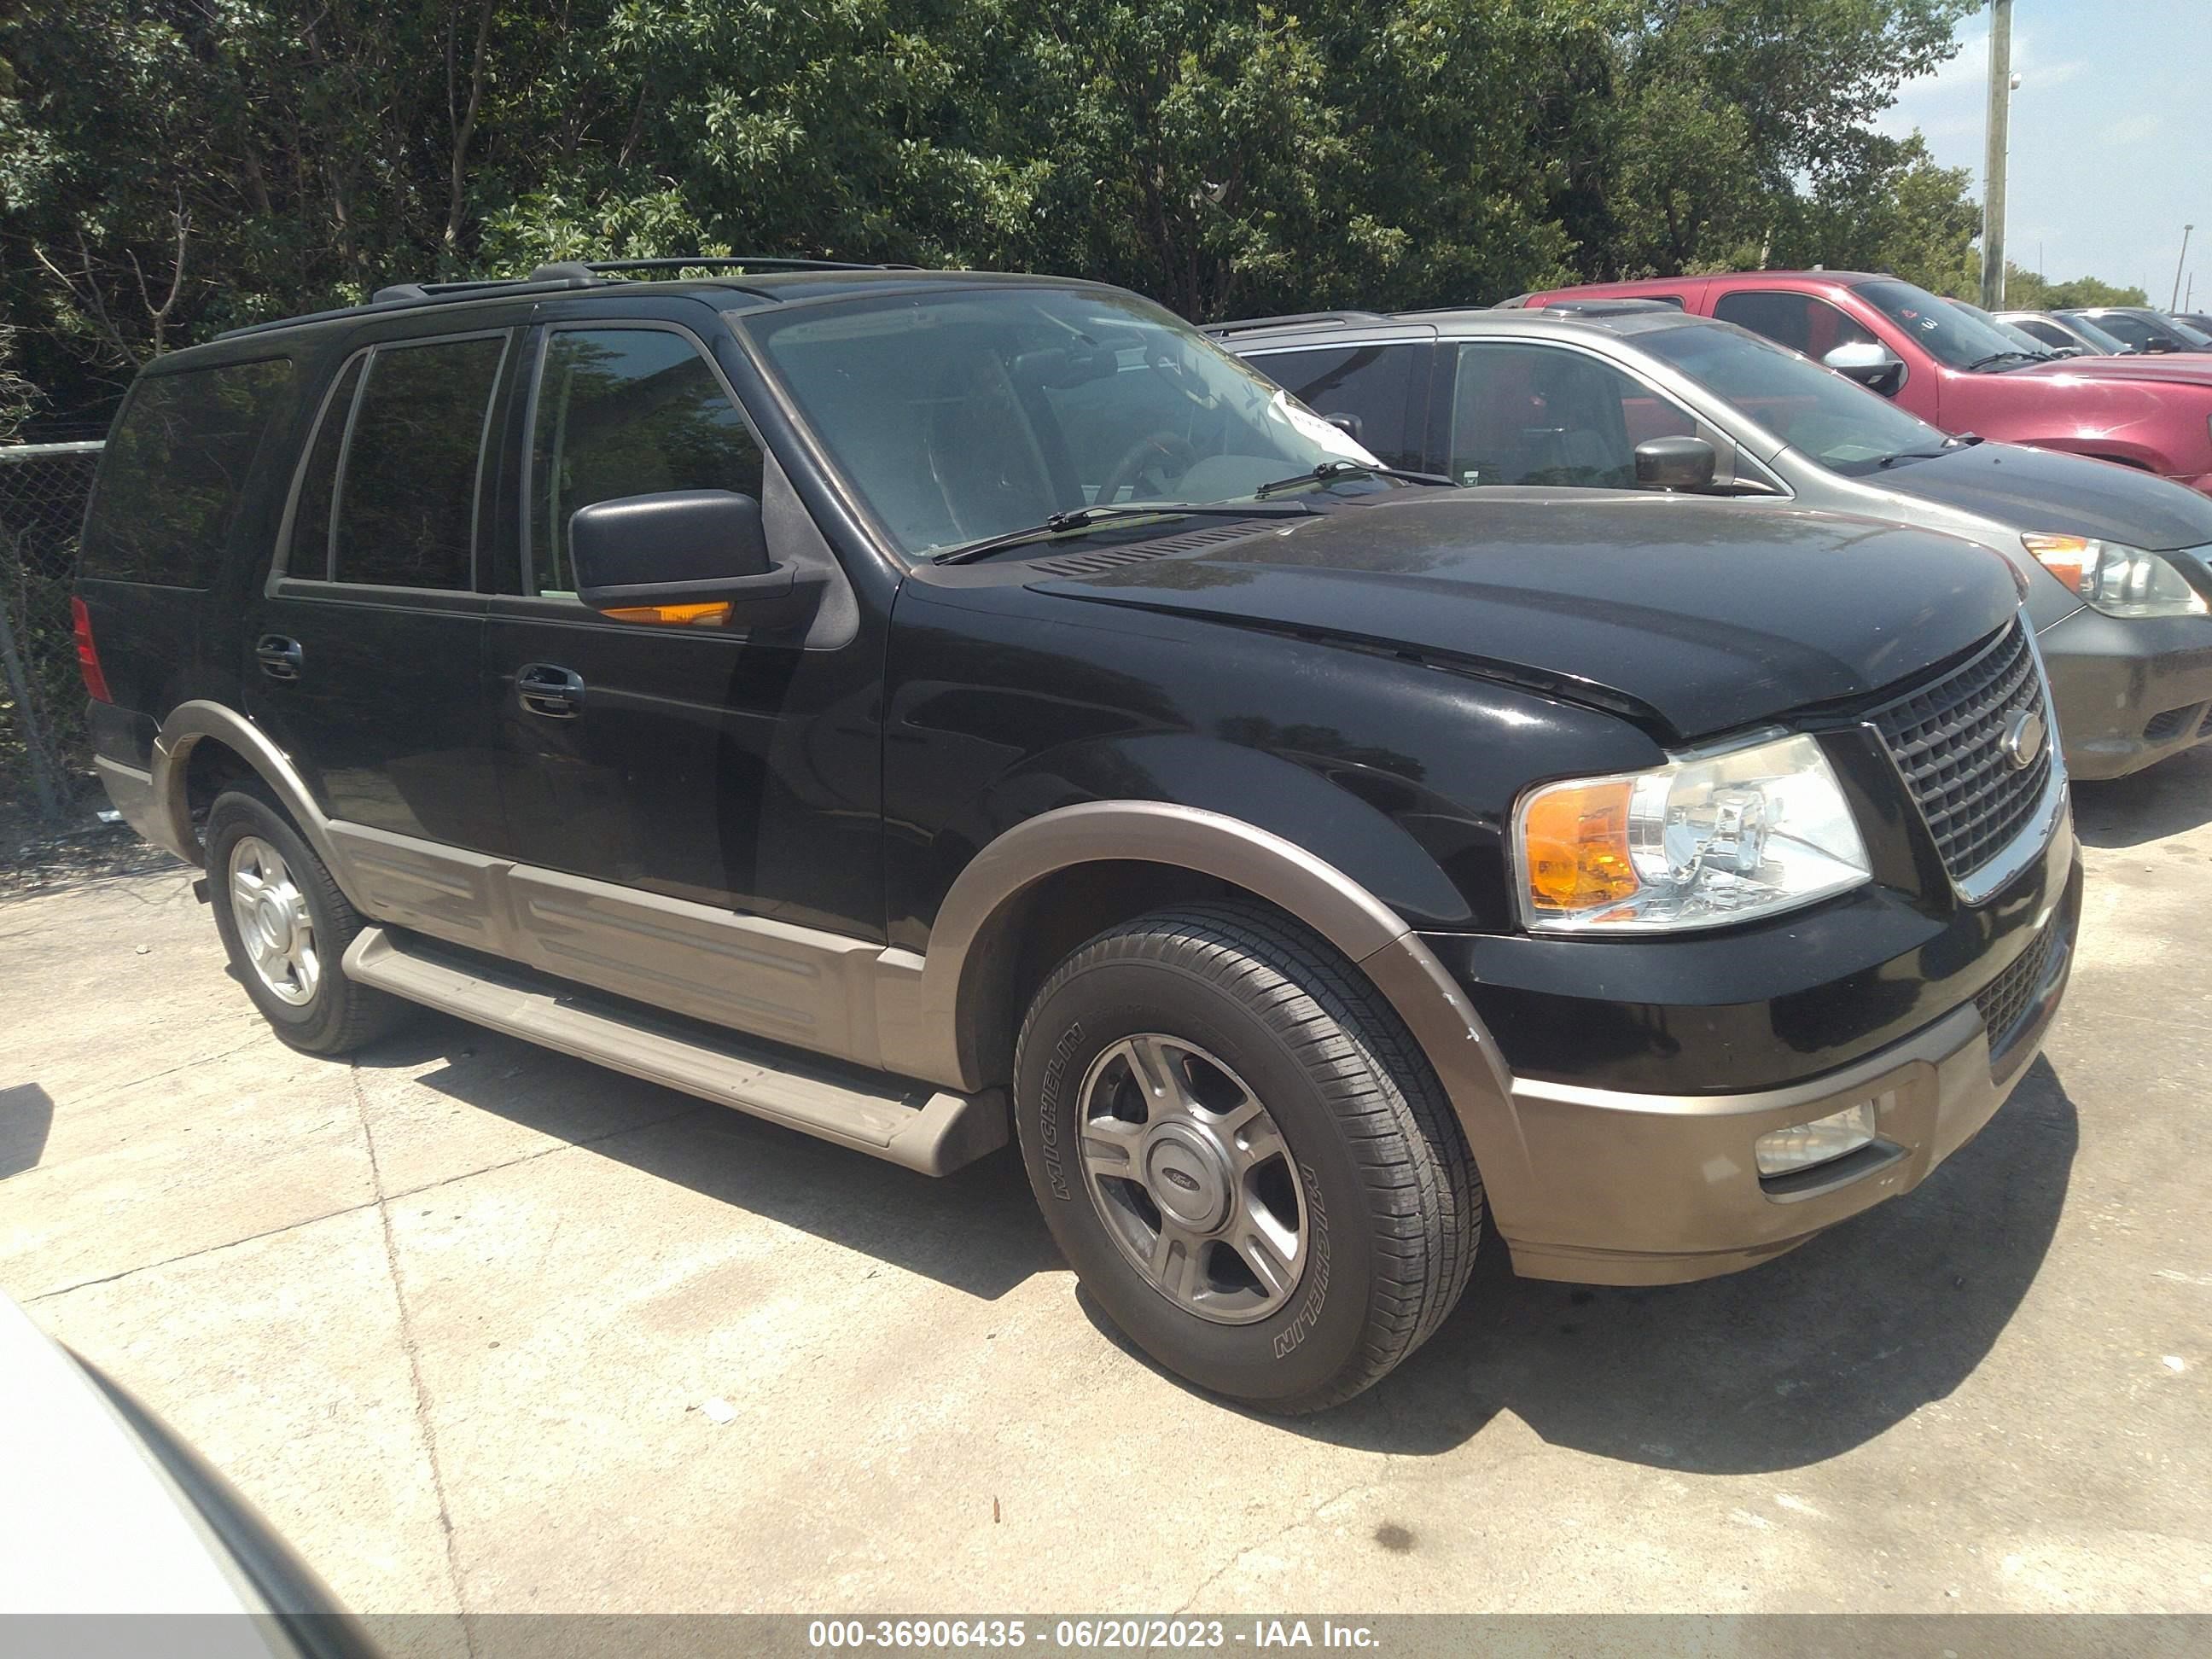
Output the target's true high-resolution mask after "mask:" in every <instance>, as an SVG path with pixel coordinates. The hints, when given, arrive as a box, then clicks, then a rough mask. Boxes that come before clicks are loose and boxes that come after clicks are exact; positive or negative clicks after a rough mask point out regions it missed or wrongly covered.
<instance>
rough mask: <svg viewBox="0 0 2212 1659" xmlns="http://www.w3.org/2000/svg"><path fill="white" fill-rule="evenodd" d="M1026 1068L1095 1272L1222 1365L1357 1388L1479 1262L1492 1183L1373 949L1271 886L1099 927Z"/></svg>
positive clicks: (1051, 1168)
mask: <svg viewBox="0 0 2212 1659" xmlns="http://www.w3.org/2000/svg"><path fill="white" fill-rule="evenodd" d="M1015 1087H1016V1100H1017V1111H1016V1121H1017V1125H1018V1130H1019V1133H1020V1139H1021V1146H1022V1157H1023V1162H1024V1165H1025V1167H1026V1168H1027V1170H1028V1172H1029V1176H1030V1185H1031V1187H1032V1188H1033V1189H1034V1190H1035V1191H1036V1195H1037V1200H1038V1202H1039V1204H1040V1205H1041V1206H1042V1208H1043V1210H1044V1213H1045V1219H1046V1221H1047V1223H1048V1225H1049V1226H1050V1227H1051V1229H1052V1231H1053V1236H1054V1238H1055V1239H1057V1240H1058V1241H1059V1243H1060V1249H1061V1250H1062V1251H1063V1253H1065V1254H1066V1256H1067V1258H1068V1260H1069V1261H1070V1262H1071V1263H1072V1264H1073V1267H1074V1268H1075V1271H1076V1274H1077V1276H1078V1278H1079V1279H1081V1281H1082V1282H1083V1285H1085V1288H1086V1289H1087V1290H1088V1291H1090V1292H1091V1295H1092V1296H1093V1297H1096V1298H1097V1302H1098V1303H1099V1304H1100V1305H1101V1306H1102V1307H1103V1309H1104V1310H1105V1311H1106V1313H1107V1314H1108V1316H1109V1317H1111V1318H1112V1319H1113V1321H1114V1322H1115V1324H1116V1325H1117V1326H1119V1327H1120V1328H1121V1330H1122V1331H1123V1332H1125V1333H1126V1334H1127V1335H1128V1336H1129V1338H1130V1339H1131V1340H1133V1342H1135V1343H1136V1344H1137V1346H1139V1347H1140V1348H1142V1349H1143V1350H1144V1351H1145V1352H1146V1353H1148V1354H1150V1355H1151V1356H1152V1358H1154V1359H1156V1360H1158V1362H1159V1363H1160V1364H1163V1365H1164V1366H1166V1367H1167V1368H1168V1369H1169V1370H1172V1371H1174V1372H1176V1374H1177V1375H1179V1376H1184V1377H1187V1378H1188V1379H1189V1380H1190V1381H1192V1382H1193V1383H1197V1384H1198V1385H1199V1386H1200V1387H1202V1388H1206V1389H1212V1390H1213V1391H1215V1392H1217V1393H1219V1394H1223V1395H1229V1396H1231V1397H1232V1398H1235V1399H1237V1400H1240V1401H1246V1402H1248V1403H1249V1404H1251V1405H1254V1406H1257V1407H1261V1408H1264V1409H1267V1410H1270V1411H1276V1412H1282V1413H1302V1412H1311V1411H1318V1410H1321V1409H1322V1408H1324V1407H1329V1406H1333V1405H1335V1404H1338V1403H1339V1402H1340V1401H1345V1400H1348V1399H1350V1398H1351V1397H1352V1395H1356V1394H1358V1393H1359V1392H1360V1391H1361V1390H1362V1389H1365V1388H1367V1387H1369V1386H1370V1384H1372V1383H1375V1382H1376V1381H1377V1380H1378V1379H1380V1378H1381V1377H1382V1376H1384V1375H1385V1374H1386V1373H1387V1372H1389V1370H1391V1369H1392V1368H1393V1367H1394V1366H1395V1365H1396V1364H1398V1363H1399V1362H1400V1361H1401V1360H1402V1359H1404V1358H1406V1356H1407V1354H1409V1353H1411V1352H1413V1350H1414V1348H1416V1347H1417V1346H1419V1345H1420V1344H1421V1343H1422V1342H1423V1341H1425V1340H1427V1338H1428V1337H1429V1335H1430V1334H1431V1333H1432V1332H1433V1331H1434V1330H1435V1329H1436V1328H1437V1326H1438V1325H1439V1324H1441V1323H1442V1322H1443V1318H1444V1316H1445V1315H1446V1314H1448V1313H1449V1311H1450V1310H1451V1309H1452V1307H1453V1305H1454V1304H1455V1303H1456V1302H1457V1301H1458V1299H1459V1297H1460V1294H1461V1292H1462V1291H1463V1290H1464V1289H1465V1288H1466V1285H1467V1279H1468V1272H1469V1270H1470V1269H1471V1268H1472V1267H1473V1265H1474V1252H1475V1247H1476V1244H1477V1243H1478V1240H1479V1238H1480V1231H1481V1216H1482V1188H1481V1185H1480V1182H1479V1181H1478V1180H1477V1178H1476V1176H1475V1172H1474V1164H1473V1160H1472V1159H1471V1158H1469V1156H1468V1150H1467V1145H1466V1142H1465V1140H1464V1139H1463V1138H1462V1135H1461V1133H1460V1131H1459V1126H1458V1124H1457V1122H1456V1121H1455V1120H1454V1119H1453V1117H1452V1115H1451V1112H1450V1109H1449V1105H1448V1103H1446V1101H1445V1099H1444V1097H1443V1090H1442V1088H1441V1086H1440V1085H1438V1084H1437V1080H1436V1078H1435V1075H1434V1073H1432V1072H1431V1070H1430V1067H1429V1066H1428V1063H1427V1061H1426V1060H1425V1059H1424V1058H1423V1056H1422V1055H1421V1054H1420V1052H1419V1049H1418V1048H1416V1047H1415V1046H1414V1043H1413V1038H1412V1036H1410V1034H1408V1033H1407V1030H1406V1029H1405V1027H1404V1025H1403V1024H1402V1023H1401V1021H1400V1020H1399V1019H1398V1018H1397V1016H1396V1014H1395V1012H1394V1011H1393V1010H1392V1009H1391V1008H1390V1007H1389V1005H1388V1004H1387V1003H1385V1002H1384V1001H1383V1000H1382V998H1381V997H1380V996H1379V995H1378V994H1376V991H1375V990H1374V988H1373V987H1372V986H1371V985H1370V984H1369V983H1368V982H1367V981H1365V980H1364V978H1362V977H1361V976H1360V975H1359V974H1358V970H1357V969H1354V968H1353V967H1352V965H1351V964H1350V963H1347V962H1346V961H1345V960H1344V959H1343V958H1342V957H1339V956H1337V955H1336V954H1335V953H1334V951H1330V950H1329V949H1328V946H1327V945H1324V944H1322V942H1321V941H1320V940H1319V939H1315V938H1313V937H1312V936H1311V935H1310V934H1308V933H1305V932H1304V930H1303V929H1301V928H1298V927H1296V926H1295V925H1294V924H1292V923H1290V922H1288V921H1285V920H1283V919H1281V918H1279V917H1277V916H1276V915H1274V914H1273V912H1271V911H1268V910H1266V909H1264V908H1261V907H1260V906H1257V905H1245V904H1221V905H1205V906H1195V907H1192V908H1187V909H1176V910H1173V911H1167V912H1162V913H1160V914H1158V915H1151V916H1146V917H1143V918H1140V919H1139V920H1138V921H1133V922H1130V923H1128V924H1127V925H1126V926H1123V927H1116V928H1115V929H1112V930H1111V931H1109V932H1108V933H1102V934H1100V935H1099V936H1098V937H1097V938H1096V939H1092V940H1091V941H1090V942H1089V943H1088V944H1086V945H1083V946H1082V947H1081V948H1079V950H1077V951H1075V952H1074V953H1073V955H1071V956H1070V957H1068V958H1067V959H1066V961H1065V962H1063V963H1060V966H1059V968H1058V969H1055V970H1054V972H1053V974H1052V975H1051V976H1050V977H1049V978H1048V980H1047V981H1046V982H1045V985H1044V987H1043V988H1042V990H1040V991H1039V992H1038V993H1037V995H1036V1000H1035V1001H1034V1002H1033V1003H1032V1004H1031V1005H1030V1011H1029V1016H1028V1018H1027V1020H1026V1021H1025V1022H1024V1026H1023V1030H1022V1035H1021V1040H1020V1044H1019V1047H1018V1050H1017V1053H1016V1057H1015Z"/></svg>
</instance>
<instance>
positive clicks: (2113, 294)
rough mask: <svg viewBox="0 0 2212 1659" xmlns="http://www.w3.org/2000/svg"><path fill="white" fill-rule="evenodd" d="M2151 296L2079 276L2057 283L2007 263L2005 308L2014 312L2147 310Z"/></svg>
mask: <svg viewBox="0 0 2212 1659" xmlns="http://www.w3.org/2000/svg"><path fill="white" fill-rule="evenodd" d="M2149 303H2150V295H2148V294H2146V293H2144V292H2143V291H2142V289H2139V288H2132V287H2130V288H2119V287H2116V286H2115V285H2114V284H2112V283H2106V282H2100V281H2099V280H2098V279H2097V278H2096V277H2094V276H2076V277H2075V278H2074V279H2073V280H2072V281H2070V282H2064V283H2054V282H2052V281H2051V279H2050V278H2048V277H2047V276H2044V275H2043V273H2042V272H2040V271H2036V270H2021V267H2020V266H2018V265H2016V264H2013V263H2011V262H2010V261H2009V260H2008V261H2006V263H2005V304H2007V305H2008V306H2009V307H2012V308H2013V309H2014V310H2015V311H2065V310H2069V309H2071V308H2073V307H2077V306H2078V307H2087V306H2147V305H2148V304H2149Z"/></svg>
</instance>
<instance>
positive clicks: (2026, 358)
mask: <svg viewBox="0 0 2212 1659" xmlns="http://www.w3.org/2000/svg"><path fill="white" fill-rule="evenodd" d="M2015 357H2017V358H2019V359H2020V361H2021V362H2024V363H2040V362H2047V361H2049V359H2048V356H2047V354H2045V353H2043V352H2037V351H1992V352H1991V353H1990V355H1989V356H1986V357H1977V358H1975V359H1974V361H1973V362H1971V363H1968V364H1967V365H1966V373H1967V374H1972V373H1974V372H1975V370H1977V369H1983V368H1989V367H1990V365H1991V364H1992V363H2002V362H2008V361H2009V360H2010V359H2012V358H2015Z"/></svg>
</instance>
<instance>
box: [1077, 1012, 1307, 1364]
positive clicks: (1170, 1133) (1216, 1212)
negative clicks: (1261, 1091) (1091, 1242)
mask: <svg viewBox="0 0 2212 1659" xmlns="http://www.w3.org/2000/svg"><path fill="white" fill-rule="evenodd" d="M1076 1098H1077V1110H1078V1111H1079V1114H1080V1130H1079V1135H1080V1141H1081V1149H1082V1164H1083V1172H1084V1176H1085V1182H1084V1184H1085V1186H1086V1187H1088V1188H1090V1190H1091V1202H1092V1203H1094V1204H1096V1205H1097V1206H1098V1213H1099V1215H1100V1217H1101V1218H1103V1220H1104V1221H1105V1223H1106V1231H1108V1232H1109V1233H1111V1234H1112V1235H1113V1236H1114V1242H1115V1243H1116V1244H1118V1245H1120V1246H1121V1253H1122V1255H1126V1256H1127V1257H1128V1259H1129V1261H1130V1263H1131V1265H1132V1266H1133V1267H1135V1268H1136V1269H1137V1271H1138V1272H1139V1273H1141V1274H1142V1275H1144V1278H1145V1280H1146V1283H1147V1284H1149V1285H1152V1288H1153V1289H1154V1290H1156V1291H1159V1293H1160V1294H1161V1295H1163V1296H1164V1297H1167V1298H1168V1299H1169V1300H1170V1302H1173V1303H1174V1304H1176V1306H1177V1307H1180V1308H1182V1309H1183V1310H1185V1311H1187V1312H1189V1313H1194V1314H1196V1315H1197V1316H1199V1317H1200V1318H1201V1319H1210V1320H1212V1321H1213V1322H1216V1323H1218V1324H1223V1325H1247V1324H1250V1323H1251V1322H1254V1321H1255V1320H1260V1319H1265V1318H1267V1316H1269V1315H1270V1314H1273V1313H1275V1312H1278V1311H1279V1310H1280V1309H1281V1308H1282V1307H1283V1305H1284V1304H1285V1303H1286V1302H1288V1301H1289V1299H1290V1297H1291V1292H1292V1291H1296V1290H1297V1285H1298V1279H1299V1278H1300V1277H1301V1276H1302V1275H1303V1274H1304V1271H1305V1265H1306V1243H1307V1229H1306V1200H1305V1189H1304V1186H1303V1185H1302V1184H1301V1182H1300V1180H1299V1176H1298V1170H1297V1164H1296V1163H1295V1162H1294V1161H1293V1160H1292V1158H1291V1153H1290V1148H1289V1147H1288V1146H1286V1145H1285V1143H1284V1140H1283V1137H1282V1132H1281V1131H1280V1130H1279V1129H1277V1128H1276V1127H1275V1121H1274V1119H1273V1118H1272V1117H1270V1116H1268V1115H1267V1108H1266V1107H1265V1106H1263V1105H1261V1103H1260V1098H1259V1097H1258V1096H1257V1095H1255V1094H1254V1093H1253V1092H1252V1091H1251V1090H1250V1089H1249V1088H1247V1087H1246V1086H1245V1084H1244V1081H1243V1079H1242V1078H1240V1077H1238V1076H1237V1073H1234V1072H1232V1071H1231V1070H1230V1069H1229V1067H1228V1066H1225V1065H1223V1064H1222V1063H1221V1061H1220V1060H1217V1059H1215V1058H1214V1057H1213V1056H1212V1054H1208V1053H1206V1050H1205V1049H1203V1048H1198V1047H1196V1046H1195V1045H1194V1044H1192V1043H1188V1042H1184V1041H1182V1039H1181V1038H1180V1037H1171V1036H1162V1035H1161V1034H1159V1033H1158V1032H1143V1033H1140V1034H1139V1035H1137V1036H1129V1037H1124V1038H1123V1039H1122V1040H1121V1042H1116V1043H1115V1044H1114V1045H1113V1046H1112V1047H1110V1048H1108V1049H1107V1050H1106V1052H1105V1053H1103V1054H1101V1055H1099V1056H1098V1058H1097V1060H1093V1061H1092V1062H1091V1069H1090V1070H1089V1071H1088V1072H1086V1073H1085V1074H1084V1078H1083V1087H1082V1091H1081V1092H1080V1093H1079V1095H1078V1096H1077V1097H1076Z"/></svg>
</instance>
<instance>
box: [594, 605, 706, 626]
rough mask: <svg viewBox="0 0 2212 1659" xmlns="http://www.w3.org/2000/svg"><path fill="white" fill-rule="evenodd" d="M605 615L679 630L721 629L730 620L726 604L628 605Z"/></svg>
mask: <svg viewBox="0 0 2212 1659" xmlns="http://www.w3.org/2000/svg"><path fill="white" fill-rule="evenodd" d="M604 614H605V615H607V616H610V617H613V618H614V619H615V620H616V621H617V622H640V623H662V624H664V625H667V626H673V627H677V628H720V626H721V625H722V624H723V623H726V622H727V621H729V619H730V607H729V605H727V604H726V603H717V604H714V605H623V607H622V608H621V609H619V610H615V611H606V612H605V613H604Z"/></svg>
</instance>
